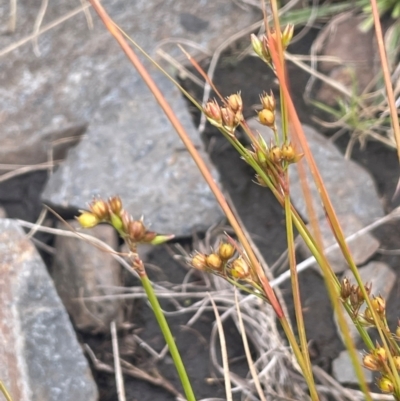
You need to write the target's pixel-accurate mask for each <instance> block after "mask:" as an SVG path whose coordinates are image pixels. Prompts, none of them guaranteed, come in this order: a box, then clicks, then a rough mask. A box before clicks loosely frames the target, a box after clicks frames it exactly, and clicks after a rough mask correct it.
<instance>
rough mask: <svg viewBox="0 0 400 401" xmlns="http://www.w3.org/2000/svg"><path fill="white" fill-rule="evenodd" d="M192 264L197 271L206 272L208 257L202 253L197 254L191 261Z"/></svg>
mask: <svg viewBox="0 0 400 401" xmlns="http://www.w3.org/2000/svg"><path fill="white" fill-rule="evenodd" d="M190 264H191V265H192V266H193V267H194V268H195V269H197V270H201V271H204V270H206V269H207V264H206V255H203V254H202V253H196V255H194V256H193V258H192V260H191V261H190Z"/></svg>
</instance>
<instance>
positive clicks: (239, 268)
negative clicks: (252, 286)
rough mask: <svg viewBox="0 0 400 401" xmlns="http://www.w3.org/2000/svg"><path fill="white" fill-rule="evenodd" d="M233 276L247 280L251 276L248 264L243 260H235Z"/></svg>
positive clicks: (232, 265) (232, 268)
mask: <svg viewBox="0 0 400 401" xmlns="http://www.w3.org/2000/svg"><path fill="white" fill-rule="evenodd" d="M231 274H232V276H233V277H234V278H238V279H245V278H246V277H248V276H249V274H250V269H249V266H248V264H247V263H246V262H245V261H244V260H243V259H242V258H238V259H235V260H234V261H233V262H232V264H231Z"/></svg>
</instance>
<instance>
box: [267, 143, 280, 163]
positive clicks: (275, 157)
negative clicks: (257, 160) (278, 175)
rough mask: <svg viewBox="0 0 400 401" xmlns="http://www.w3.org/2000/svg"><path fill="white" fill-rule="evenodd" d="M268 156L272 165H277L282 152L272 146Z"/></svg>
mask: <svg viewBox="0 0 400 401" xmlns="http://www.w3.org/2000/svg"><path fill="white" fill-rule="evenodd" d="M269 154H270V157H271V160H272V161H273V162H274V163H279V162H280V161H281V160H282V152H281V150H280V148H278V146H273V147H272V148H271V150H270V152H269Z"/></svg>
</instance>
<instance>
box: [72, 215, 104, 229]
mask: <svg viewBox="0 0 400 401" xmlns="http://www.w3.org/2000/svg"><path fill="white" fill-rule="evenodd" d="M76 219H77V220H78V222H79V224H80V225H81V226H82V227H83V228H92V227H94V226H97V224H99V223H100V220H99V218H98V217H97V216H96V215H95V214H94V213H92V212H82V213H81V215H80V216H78V217H77V218H76Z"/></svg>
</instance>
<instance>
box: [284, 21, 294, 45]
mask: <svg viewBox="0 0 400 401" xmlns="http://www.w3.org/2000/svg"><path fill="white" fill-rule="evenodd" d="M293 32H294V25H293V24H289V25H286V27H285V29H284V30H283V32H282V47H283V50H286V48H287V47H288V46H289V44H290V42H291V40H292V38H293Z"/></svg>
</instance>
